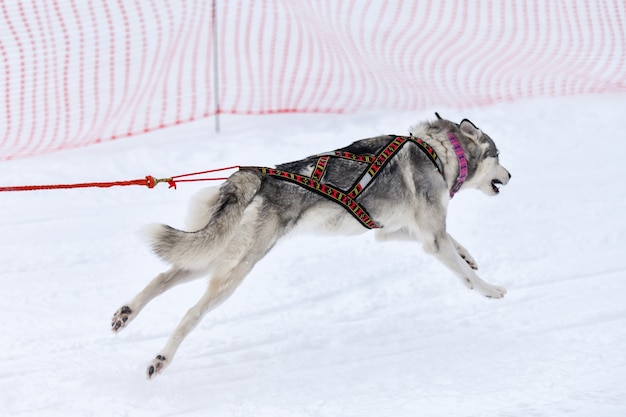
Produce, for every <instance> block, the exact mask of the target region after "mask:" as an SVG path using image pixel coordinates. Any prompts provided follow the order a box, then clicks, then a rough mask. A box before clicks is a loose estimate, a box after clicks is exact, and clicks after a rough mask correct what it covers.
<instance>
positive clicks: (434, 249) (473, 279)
mask: <svg viewBox="0 0 626 417" xmlns="http://www.w3.org/2000/svg"><path fill="white" fill-rule="evenodd" d="M454 243H455V240H454V239H452V237H451V236H450V235H449V234H448V233H447V232H445V231H444V232H442V233H439V234H433V235H432V236H429V237H428V238H425V239H424V250H425V251H426V252H428V253H431V254H433V255H435V256H436V257H437V259H439V260H440V261H441V262H442V263H443V264H444V265H445V266H447V267H448V268H449V269H450V270H451V271H452V272H454V273H455V274H456V275H457V276H458V277H459V278H460V279H461V282H462V283H463V284H464V285H465V286H466V287H468V288H469V289H473V290H475V291H477V292H478V293H479V294H482V295H484V296H485V297H489V298H502V297H504V295H505V294H506V290H505V289H504V288H502V287H500V286H497V285H492V284H489V283H487V282H485V281H483V280H482V279H481V278H480V277H479V276H478V275H476V273H475V272H474V270H473V269H472V268H471V267H470V265H469V263H468V262H466V260H465V259H463V258H462V257H461V255H460V254H459V252H458V251H457V248H456V247H455V244H454Z"/></svg>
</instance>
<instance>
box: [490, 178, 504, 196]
mask: <svg viewBox="0 0 626 417" xmlns="http://www.w3.org/2000/svg"><path fill="white" fill-rule="evenodd" d="M499 185H502V181H500V180H491V189H492V190H493V192H494V193H496V194H498V193H499V192H500V187H499Z"/></svg>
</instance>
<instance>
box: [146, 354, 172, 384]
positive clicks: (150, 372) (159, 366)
mask: <svg viewBox="0 0 626 417" xmlns="http://www.w3.org/2000/svg"><path fill="white" fill-rule="evenodd" d="M166 366H167V359H166V358H165V356H163V355H157V357H156V358H154V360H153V361H152V363H151V364H150V366H148V369H147V371H146V376H147V377H148V379H152V378H153V377H155V376H157V375H158V374H159V373H161V371H163V369H165V367H166Z"/></svg>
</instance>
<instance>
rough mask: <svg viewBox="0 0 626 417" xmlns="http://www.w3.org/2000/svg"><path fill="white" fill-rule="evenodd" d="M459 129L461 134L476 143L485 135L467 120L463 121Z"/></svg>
mask: <svg viewBox="0 0 626 417" xmlns="http://www.w3.org/2000/svg"><path fill="white" fill-rule="evenodd" d="M459 129H461V133H463V135H465V136H466V137H468V138H469V139H471V140H473V141H474V142H478V141H479V140H480V137H481V136H482V134H483V132H482V131H481V130H480V129H479V128H477V127H476V125H475V124H474V123H472V122H470V121H469V120H467V119H463V120H462V121H461V124H460V125H459Z"/></svg>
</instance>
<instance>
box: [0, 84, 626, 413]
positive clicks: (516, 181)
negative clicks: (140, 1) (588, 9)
mask: <svg viewBox="0 0 626 417" xmlns="http://www.w3.org/2000/svg"><path fill="white" fill-rule="evenodd" d="M624 109H626V97H625V96H594V97H574V98H564V99H554V100H548V99H542V100H531V101H525V102H519V103H513V104H502V105H498V106H494V107H488V108H476V109H469V110H467V111H465V112H461V111H459V110H454V109H433V111H434V110H439V111H440V112H441V113H442V114H443V115H444V116H447V117H448V118H452V119H457V120H460V119H461V118H462V117H469V118H471V119H472V120H473V121H474V122H475V123H477V124H478V125H479V126H480V127H481V128H483V130H485V131H486V132H488V133H489V134H490V135H491V136H492V137H493V138H494V139H495V140H496V143H497V144H498V146H499V148H500V151H501V161H502V163H503V164H504V165H505V166H506V167H507V168H508V169H509V170H510V171H511V173H512V174H513V178H512V180H511V182H510V184H509V185H508V186H507V187H504V188H503V190H502V193H501V194H500V195H499V196H498V197H494V198H489V197H486V196H484V195H482V194H480V193H478V192H475V191H467V192H462V193H461V194H459V195H458V196H457V197H455V199H454V200H453V201H452V203H451V212H450V220H449V229H450V230H451V232H452V233H453V234H454V235H455V237H457V239H458V240H460V241H461V242H462V243H463V244H464V245H465V246H466V247H467V248H468V249H469V250H470V251H471V252H472V254H473V255H474V257H475V258H476V259H477V260H478V263H479V265H480V268H481V269H480V271H479V272H480V273H481V276H482V277H483V278H485V279H486V280H487V281H490V282H494V283H498V284H501V285H504V286H505V287H506V288H507V289H508V291H509V293H508V295H507V296H506V297H505V298H504V299H502V300H488V299H483V298H481V297H479V296H478V295H476V294H474V293H472V292H470V291H467V290H466V289H465V288H464V287H462V286H461V285H460V284H459V283H458V282H457V279H456V278H454V277H453V276H452V274H451V273H449V272H448V271H447V270H446V269H445V268H444V267H443V266H441V265H439V264H438V263H437V262H436V260H434V258H431V257H429V256H427V255H425V254H424V253H423V252H422V251H421V248H420V246H419V245H417V244H408V243H404V244H400V243H398V244H396V243H387V244H383V245H380V244H378V246H374V245H377V244H375V243H374V240H373V236H372V235H371V234H365V235H363V236H359V237H352V238H346V239H335V238H329V237H315V236H299V237H294V238H291V239H290V240H287V241H285V242H283V243H282V244H279V245H278V246H277V247H276V248H275V249H274V251H273V252H271V253H270V255H269V256H268V257H267V258H265V259H264V260H263V261H262V262H261V263H259V264H258V266H257V267H256V268H255V269H254V270H253V272H252V273H251V274H250V275H249V277H248V278H247V280H246V281H245V282H244V284H243V285H242V286H241V288H240V289H239V290H238V291H237V292H236V293H235V295H234V296H233V297H232V298H231V299H230V300H228V301H227V303H226V304H224V305H223V306H222V307H220V308H219V309H218V310H216V311H215V312H213V313H212V314H211V315H209V316H208V317H207V318H205V320H204V321H203V322H202V323H201V324H200V326H199V327H198V329H197V330H196V331H195V332H194V333H192V334H191V336H190V337H189V338H188V339H187V340H186V341H185V342H184V343H183V345H182V347H181V349H180V350H179V352H178V355H177V357H176V358H175V360H174V362H173V363H172V365H171V366H170V368H168V369H167V370H166V371H165V373H164V374H163V375H161V376H159V377H158V378H157V379H156V380H154V381H148V380H146V379H145V373H144V372H145V368H146V366H147V364H148V362H149V361H150V360H151V359H152V358H153V357H154V355H155V354H156V353H157V352H158V351H159V350H160V349H161V347H162V345H163V344H164V343H165V341H166V339H167V337H168V335H169V333H170V331H171V330H172V329H173V328H174V327H175V326H176V324H177V323H178V321H179V319H180V318H181V317H182V315H183V314H184V312H185V311H186V309H187V308H188V307H189V306H190V305H191V304H192V303H194V302H195V299H196V298H197V297H198V296H199V292H200V291H202V290H203V286H204V285H205V283H204V282H202V281H199V282H195V283H192V284H188V285H187V286H183V287H179V288H176V289H174V290H173V291H171V292H170V293H168V294H165V295H163V296H162V297H160V298H158V299H156V300H155V301H154V302H153V303H152V304H150V305H148V307H147V308H146V309H145V310H144V311H143V313H142V314H141V315H140V316H139V317H138V318H137V320H135V321H134V322H133V323H132V324H131V325H130V326H129V328H128V329H126V330H125V331H124V332H122V333H121V334H120V335H118V336H114V335H113V334H111V332H110V329H109V327H110V317H111V315H112V313H113V312H114V311H115V310H116V309H117V308H118V307H119V306H120V305H122V304H123V303H124V302H125V301H127V300H128V299H130V298H131V297H132V296H133V295H134V294H135V293H136V292H138V291H139V290H140V289H141V288H142V287H143V286H144V285H145V284H146V283H147V282H148V280H149V279H151V278H152V277H153V276H154V275H156V274H157V273H158V272H160V271H161V270H162V269H164V268H165V265H163V264H162V263H161V262H160V261H158V260H157V259H156V258H155V257H154V256H153V255H152V254H151V253H150V252H149V251H148V249H147V248H146V246H145V245H144V244H143V243H142V241H141V239H140V238H139V236H138V235H137V233H136V232H137V230H138V229H139V228H140V227H141V226H142V225H144V224H146V223H150V222H165V223H169V224H172V225H174V226H182V225H183V219H184V216H185V213H186V206H187V201H188V199H189V197H190V196H191V195H192V194H194V193H195V192H196V191H198V189H200V188H201V187H203V186H204V185H202V184H180V185H179V189H178V190H176V191H173V190H168V189H167V188H166V187H165V186H161V187H159V188H156V189H154V190H149V189H144V188H142V187H124V188H112V189H87V190H70V191H43V192H29V193H3V194H1V195H0V201H1V203H0V236H1V239H0V283H1V288H2V297H1V298H0V300H1V301H0V307H1V308H2V311H5V316H4V317H5V318H4V324H3V331H2V336H0V352H2V354H1V355H0V414H1V415H4V416H7V415H8V416H18V415H19V416H38V417H39V416H63V417H68V416H81V417H85V416H133V417H140V416H151V417H155V416H174V415H175V416H246V417H247V416H267V417H282V416H286V417H298V416H341V417H349V416H355V417H356V416H358V417H365V416H375V417H379V416H394V417H403V416H429V417H431V416H463V417H471V416H476V417H478V416H480V417H482V416H507V417H508V416H511V417H513V416H515V417H518V416H519V417H528V416H546V417H558V416H580V417H588V416H594V417H606V416H611V417H617V416H623V415H626V353H625V352H626V302H624V296H625V295H626V256H625V255H626V250H625V249H626V222H625V221H624V220H625V218H626V214H625V213H626V192H625V191H624V183H625V179H626V168H625V167H626V164H625V163H624V155H626V137H624V128H623V123H624V114H625V113H624ZM430 117H433V115H432V113H431V112H420V113H414V114H408V113H407V114H382V115H381V114H364V115H356V116H325V115H282V116H265V117H250V118H244V117H233V118H225V119H223V121H222V122H223V130H224V132H223V133H222V134H221V135H219V136H216V135H215V134H214V133H212V129H213V121H212V120H205V121H201V122H198V123H195V124H189V125H184V126H180V127H178V128H175V129H169V130H165V131H162V132H158V133H156V134H153V135H146V136H143V137H136V138H132V139H127V140H121V141H119V142H114V143H107V144H103V145H98V146H95V147H89V148H85V149H79V150H74V151H68V152H62V153H56V154H51V155H45V156H41V157H37V158H31V159H25V160H18V161H13V162H6V163H1V164H0V185H18V184H19V185H22V184H37V183H64V182H84V181H108V180H126V179H134V178H142V177H143V176H145V175H147V174H152V175H155V176H157V177H163V176H169V175H176V174H182V173H187V172H193V171H198V170H203V169H210V168H217V167H222V166H228V165H231V164H259V165H273V164H275V163H279V162H283V161H288V160H292V159H297V158H300V157H303V156H306V155H309V154H312V153H317V152H320V151H324V150H330V149H334V148H337V147H340V146H343V145H345V144H347V143H348V142H351V141H352V140H355V139H359V138H362V137H367V136H371V135H376V134H380V133H397V134H404V133H406V132H407V127H408V125H410V124H412V123H414V122H417V121H419V120H423V119H426V118H430Z"/></svg>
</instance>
